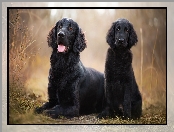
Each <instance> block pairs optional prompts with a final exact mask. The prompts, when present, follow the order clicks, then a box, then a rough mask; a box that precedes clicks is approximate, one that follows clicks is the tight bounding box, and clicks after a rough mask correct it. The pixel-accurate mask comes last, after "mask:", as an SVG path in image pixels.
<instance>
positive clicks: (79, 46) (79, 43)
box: [73, 28, 86, 52]
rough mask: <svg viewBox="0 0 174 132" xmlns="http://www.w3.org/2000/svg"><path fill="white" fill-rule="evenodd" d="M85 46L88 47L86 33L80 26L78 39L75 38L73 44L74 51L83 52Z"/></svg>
mask: <svg viewBox="0 0 174 132" xmlns="http://www.w3.org/2000/svg"><path fill="white" fill-rule="evenodd" d="M85 48H86V40H85V34H84V33H83V32H82V30H81V29H80V28H79V31H78V33H77V35H76V39H75V42H74V45H73V51H74V52H82V51H83V50H84V49H85Z"/></svg>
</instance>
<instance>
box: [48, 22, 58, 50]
mask: <svg viewBox="0 0 174 132" xmlns="http://www.w3.org/2000/svg"><path fill="white" fill-rule="evenodd" d="M57 25H58V22H57V23H56V25H55V26H54V27H52V29H51V30H50V31H49V34H48V36H47V42H48V46H49V47H52V48H53V49H54V48H56V46H57Z"/></svg>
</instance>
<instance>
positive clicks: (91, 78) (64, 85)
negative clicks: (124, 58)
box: [36, 18, 104, 118]
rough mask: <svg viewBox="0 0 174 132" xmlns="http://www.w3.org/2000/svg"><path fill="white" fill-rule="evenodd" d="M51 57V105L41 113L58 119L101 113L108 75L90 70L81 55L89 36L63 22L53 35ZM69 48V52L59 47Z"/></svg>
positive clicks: (50, 42)
mask: <svg viewBox="0 0 174 132" xmlns="http://www.w3.org/2000/svg"><path fill="white" fill-rule="evenodd" d="M47 41H48V45H49V46H50V47H51V48H52V49H53V51H52V55H51V57H50V63H51V68H50V71H49V77H48V79H49V84H48V100H49V101H48V102H47V103H45V104H44V105H43V106H41V107H39V108H36V112H37V113H42V112H44V113H45V114H46V115H48V116H50V117H52V118H57V117H58V116H59V115H63V116H65V117H74V116H79V115H80V114H90V113H92V112H101V110H102V105H103V97H104V75H103V74H102V73H100V72H98V71H96V70H95V69H92V68H86V67H84V66H83V64H82V62H81V61H80V52H82V51H83V50H84V49H85V48H86V40H85V35H84V33H83V32H82V30H81V28H80V27H79V26H78V24H77V23H76V22H74V21H73V20H72V19H68V18H63V19H61V20H59V21H58V22H57V23H56V25H55V26H54V27H53V28H52V30H51V31H50V32H49V35H48V38H47ZM60 44H61V45H64V46H66V51H65V52H59V51H58V49H57V48H58V45H60Z"/></svg>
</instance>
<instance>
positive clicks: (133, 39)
mask: <svg viewBox="0 0 174 132" xmlns="http://www.w3.org/2000/svg"><path fill="white" fill-rule="evenodd" d="M137 42H138V37H137V34H136V31H135V30H134V27H133V25H132V24H131V23H129V39H128V48H129V49H130V48H131V47H132V46H133V45H135V44H136V43H137Z"/></svg>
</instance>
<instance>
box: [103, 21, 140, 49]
mask: <svg viewBox="0 0 174 132" xmlns="http://www.w3.org/2000/svg"><path fill="white" fill-rule="evenodd" d="M106 40H107V43H108V44H109V45H110V47H111V48H128V49H130V48H131V47H132V46H133V45H135V44H136V43H137V42H138V38H137V34H136V32H135V30H134V28H133V25H132V24H131V23H130V22H129V21H128V20H127V19H123V18H120V19H118V20H117V21H116V22H114V23H113V24H112V26H111V28H110V29H109V31H108V33H107V36H106Z"/></svg>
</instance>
